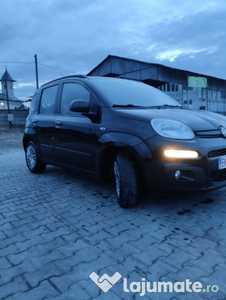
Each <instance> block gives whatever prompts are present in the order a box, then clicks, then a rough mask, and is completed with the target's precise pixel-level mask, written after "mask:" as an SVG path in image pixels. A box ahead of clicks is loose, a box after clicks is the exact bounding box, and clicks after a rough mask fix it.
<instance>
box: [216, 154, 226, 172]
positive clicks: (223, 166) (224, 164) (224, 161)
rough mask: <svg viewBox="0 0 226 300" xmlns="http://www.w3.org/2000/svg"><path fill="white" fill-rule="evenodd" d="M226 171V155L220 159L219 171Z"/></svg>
mask: <svg viewBox="0 0 226 300" xmlns="http://www.w3.org/2000/svg"><path fill="white" fill-rule="evenodd" d="M222 169H226V155H224V156H221V157H219V160H218V170H222Z"/></svg>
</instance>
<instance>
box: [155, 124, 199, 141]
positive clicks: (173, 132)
mask: <svg viewBox="0 0 226 300" xmlns="http://www.w3.org/2000/svg"><path fill="white" fill-rule="evenodd" d="M151 125H152V127H153V128H154V130H155V131H156V132H157V133H158V134H159V135H161V136H163V137H165V138H169V139H178V140H192V139H193V138H194V137H195V134H194V132H193V131H192V130H191V128H189V127H188V126H187V125H186V124H184V123H182V122H179V121H175V120H171V119H153V120H151Z"/></svg>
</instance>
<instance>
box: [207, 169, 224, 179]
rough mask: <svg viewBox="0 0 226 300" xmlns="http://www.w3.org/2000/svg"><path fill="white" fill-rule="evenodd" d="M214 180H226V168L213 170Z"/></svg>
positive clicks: (212, 177)
mask: <svg viewBox="0 0 226 300" xmlns="http://www.w3.org/2000/svg"><path fill="white" fill-rule="evenodd" d="M210 176H211V179H212V181H218V182H219V181H224V180H226V169H223V170H219V171H213V172H211V174H210Z"/></svg>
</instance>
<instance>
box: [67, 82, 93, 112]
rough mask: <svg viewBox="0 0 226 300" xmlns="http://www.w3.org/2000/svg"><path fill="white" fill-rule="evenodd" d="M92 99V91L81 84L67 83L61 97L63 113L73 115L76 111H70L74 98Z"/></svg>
mask: <svg viewBox="0 0 226 300" xmlns="http://www.w3.org/2000/svg"><path fill="white" fill-rule="evenodd" d="M78 99H83V100H87V101H89V100H90V92H89V91H88V90H87V89H86V88H85V87H84V86H83V85H81V84H78V83H65V84H64V85H63V92H62V98H61V114H63V115H71V114H75V112H72V111H70V105H71V102H72V101H73V100H78Z"/></svg>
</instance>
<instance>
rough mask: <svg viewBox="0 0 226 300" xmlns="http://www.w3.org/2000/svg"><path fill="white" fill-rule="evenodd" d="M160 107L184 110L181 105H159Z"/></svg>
mask: <svg viewBox="0 0 226 300" xmlns="http://www.w3.org/2000/svg"><path fill="white" fill-rule="evenodd" d="M160 107H165V108H177V107H179V108H184V107H183V106H182V105H170V104H164V105H160Z"/></svg>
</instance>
